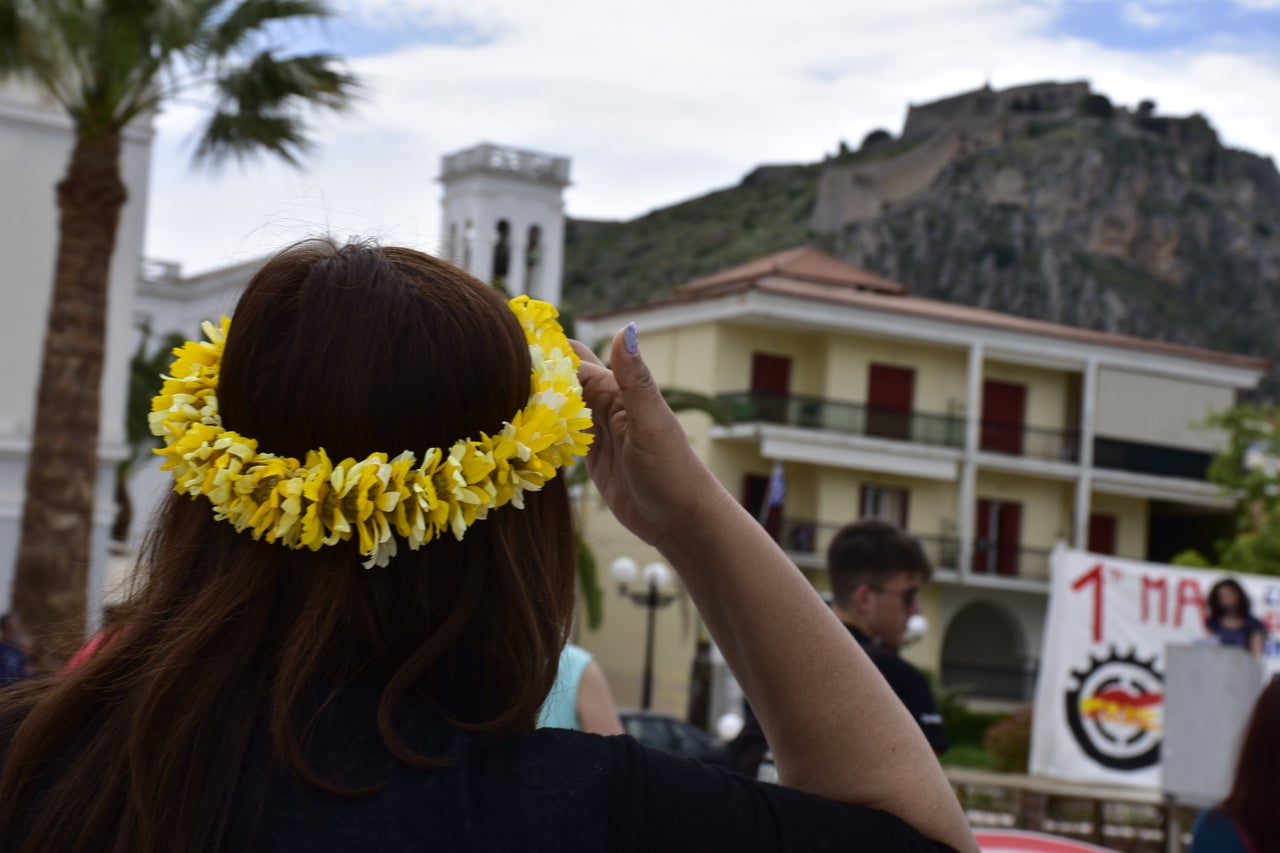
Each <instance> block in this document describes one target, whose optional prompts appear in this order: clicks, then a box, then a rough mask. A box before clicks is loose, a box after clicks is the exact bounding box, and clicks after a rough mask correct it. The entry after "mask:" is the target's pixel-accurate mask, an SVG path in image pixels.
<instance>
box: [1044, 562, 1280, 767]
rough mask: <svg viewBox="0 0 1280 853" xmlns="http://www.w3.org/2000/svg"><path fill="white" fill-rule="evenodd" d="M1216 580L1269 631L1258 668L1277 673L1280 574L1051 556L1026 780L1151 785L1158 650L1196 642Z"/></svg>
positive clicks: (1160, 697)
mask: <svg viewBox="0 0 1280 853" xmlns="http://www.w3.org/2000/svg"><path fill="white" fill-rule="evenodd" d="M1225 577H1233V578H1235V579H1236V580H1237V581H1239V583H1240V585H1241V586H1242V587H1244V590H1245V592H1246V593H1248V595H1249V597H1250V598H1251V599H1252V601H1253V614H1254V616H1256V617H1258V618H1259V619H1261V620H1262V621H1263V623H1264V624H1265V625H1266V626H1267V630H1268V632H1269V639H1268V643H1267V649H1266V656H1265V659H1264V669H1265V670H1266V671H1267V672H1268V673H1272V674H1273V673H1276V672H1280V577H1267V576H1261V575H1227V574H1225V573H1223V572H1219V571H1208V570H1200V569H1183V568H1178V567H1175V566H1166V565H1160V564H1157V563H1143V562H1139V561H1136V560H1122V559H1119V558H1117V557H1106V556H1099V555H1097V554H1090V553H1087V552H1084V551H1072V550H1070V549H1067V548H1059V549H1057V550H1056V551H1054V554H1053V557H1052V578H1051V580H1050V593H1049V614H1048V618H1047V619H1046V621H1045V635H1044V642H1043V644H1042V646H1041V658H1040V673H1039V677H1038V679H1037V681H1036V699H1035V712H1034V716H1033V718H1032V719H1033V723H1032V732H1031V767H1030V769H1031V773H1032V774H1034V775H1039V776H1048V777H1052V778H1057V779H1065V780H1071V781H1078V782H1097V783H1107V784H1119V785H1133V786H1138V787H1146V788H1158V787H1159V786H1160V743H1161V729H1162V719H1163V710H1164V707H1163V706H1164V649H1165V646H1166V645H1168V644H1170V643H1193V642H1197V641H1201V642H1202V641H1204V640H1205V638H1206V631H1205V627H1204V617H1205V613H1206V610H1205V595H1206V594H1207V593H1208V591H1209V588H1210V587H1212V586H1213V584H1214V583H1216V582H1217V581H1220V580H1222V579H1223V578H1225Z"/></svg>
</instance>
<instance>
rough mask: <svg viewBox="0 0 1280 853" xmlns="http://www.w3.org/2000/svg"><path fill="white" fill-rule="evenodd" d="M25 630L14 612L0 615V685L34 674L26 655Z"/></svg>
mask: <svg viewBox="0 0 1280 853" xmlns="http://www.w3.org/2000/svg"><path fill="white" fill-rule="evenodd" d="M28 643H29V640H28V638H27V634H26V631H24V630H23V629H22V620H21V619H19V618H18V614H16V613H6V614H4V615H3V616H0V687H4V686H6V685H9V684H12V683H13V682H15V681H21V680H22V679H24V678H30V677H31V676H33V675H35V674H36V670H35V667H34V666H32V664H31V658H30V657H29V656H28V655H27V644H28Z"/></svg>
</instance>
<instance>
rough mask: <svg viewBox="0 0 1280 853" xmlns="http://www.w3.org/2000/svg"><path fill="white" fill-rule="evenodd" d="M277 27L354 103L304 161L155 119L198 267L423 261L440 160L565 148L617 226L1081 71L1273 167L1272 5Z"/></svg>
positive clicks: (376, 17) (154, 218)
mask: <svg viewBox="0 0 1280 853" xmlns="http://www.w3.org/2000/svg"><path fill="white" fill-rule="evenodd" d="M329 2H330V3H331V4H332V5H333V8H334V10H335V12H336V13H337V15H336V17H335V18H334V19H332V20H330V21H328V22H326V23H325V24H324V25H323V26H312V27H309V28H305V29H302V30H298V31H292V32H290V33H288V34H287V35H282V38H287V42H285V43H286V44H287V45H288V46H289V47H290V48H291V49H293V50H300V51H307V50H315V49H319V50H329V51H334V52H338V53H341V54H342V55H344V56H345V57H347V65H348V68H349V70H351V71H353V72H355V73H356V74H358V75H360V76H361V77H362V78H363V81H364V83H365V85H366V87H367V88H366V91H365V93H364V96H363V98H362V100H361V101H360V103H359V104H358V105H357V106H356V107H355V108H354V109H352V110H351V111H349V112H347V113H345V114H342V115H339V116H321V117H319V118H318V119H317V121H316V122H315V124H314V125H313V131H314V138H315V142H316V147H315V150H314V152H313V154H312V156H310V157H309V158H308V159H307V160H306V161H305V165H304V168H302V169H300V170H299V169H293V168H291V167H288V166H285V165H282V164H279V163H275V162H272V161H269V160H265V159H263V160H258V161H252V162H250V163H246V164H235V163H232V164H229V165H227V166H224V167H223V168H222V169H220V170H218V171H216V172H210V171H208V170H206V169H202V168H194V167H192V166H191V163H190V155H191V153H192V151H193V150H194V147H195V141H196V139H197V130H198V127H199V122H200V121H201V119H202V117H203V116H204V115H205V113H204V110H203V109H202V107H201V106H200V105H199V104H196V103H189V102H185V101H184V102H174V103H171V104H170V105H169V106H168V107H167V108H166V109H165V111H164V112H163V113H162V114H161V116H160V117H159V118H158V120H157V124H156V128H157V136H156V142H155V147H154V151H153V161H152V174H151V185H150V191H149V195H148V227H147V236H146V245H145V251H146V254H147V256H148V257H149V258H153V259H157V260H166V261H177V262H179V263H180V264H181V265H182V269H183V272H184V273H186V274H193V273H198V272H203V271H206V270H209V269H212V268H215V267H219V266H223V265H226V264H231V263H236V262H240V261H244V260H248V259H251V258H255V257H258V256H260V255H263V254H266V253H268V252H270V251H272V250H274V249H277V248H279V247H281V246H283V245H286V244H288V243H291V242H294V241H296V240H300V239H303V238H306V237H309V236H314V235H317V234H329V235H332V236H335V237H338V238H339V239H345V238H347V237H362V238H374V239H377V240H378V241H380V242H382V243H396V244H404V245H410V246H415V247H418V248H424V249H427V250H429V251H435V250H438V249H439V248H440V246H441V242H442V241H441V238H440V233H439V230H440V225H439V220H440V215H439V210H440V196H441V187H440V184H439V183H438V181H437V177H438V175H439V171H440V159H441V157H442V156H443V155H445V154H448V153H452V152H455V151H458V150H461V149H464V148H468V147H471V146H472V145H475V144H477V143H479V142H494V143H498V144H502V145H511V146H515V147H519V148H529V149H534V150H537V151H543V152H548V153H552V154H557V155H561V156H566V157H568V158H570V160H571V161H572V163H571V167H570V168H571V179H572V182H573V183H572V185H571V186H570V187H569V188H568V189H567V190H566V194H565V201H566V210H567V213H568V215H570V216H571V217H575V218H585V219H631V218H634V217H637V216H640V215H643V214H644V213H646V212H648V211H650V210H653V209H655V208H661V207H667V206H670V205H673V204H676V203H679V202H681V201H684V200H686V199H689V198H694V197H696V196H699V195H702V194H704V193H707V192H710V191H712V190H716V189H721V188H723V187H727V186H731V185H734V184H736V183H737V182H738V181H740V180H741V178H742V177H743V176H744V175H745V174H746V173H748V172H750V171H751V170H752V169H753V168H754V167H756V166H757V165H760V164H764V163H805V162H814V161H818V160H820V159H822V157H823V156H825V155H827V154H829V153H833V152H835V151H836V150H837V148H838V147H839V144H840V142H841V141H845V142H847V143H848V144H849V145H850V146H851V147H855V148H856V147H857V146H858V144H859V143H860V142H861V140H862V138H863V137H864V136H865V135H866V134H867V133H868V132H869V131H871V130H874V129H877V128H884V129H887V130H889V131H890V132H892V133H894V134H895V135H896V134H897V133H899V132H900V131H901V129H902V122H903V119H904V117H905V114H906V110H907V107H908V106H909V105H910V104H912V103H916V104H919V103H926V102H929V101H932V100H936V99H938V98H943V97H947V96H950V95H954V94H959V93H961V92H965V91H970V90H972V89H976V88H978V87H980V86H982V85H983V84H984V83H990V85H992V86H993V87H994V88H997V89H999V88H1005V87H1008V86H1015V85H1020V84H1024V83H1031V82H1037V81H1042V80H1057V81H1070V80H1087V81H1089V82H1090V83H1091V84H1092V86H1093V89H1094V91H1095V92H1101V93H1103V94H1105V95H1107V96H1108V97H1110V98H1111V99H1112V101H1113V102H1115V103H1116V104H1117V105H1124V106H1129V107H1136V105H1137V104H1138V103H1139V102H1140V101H1142V100H1147V99H1149V100H1152V101H1154V102H1155V103H1156V109H1157V113H1158V114H1162V115H1189V114H1191V113H1195V112H1199V113H1202V114H1204V115H1205V116H1207V117H1208V118H1209V120H1210V121H1211V122H1212V124H1213V125H1214V127H1215V128H1216V129H1217V130H1218V133H1219V134H1220V136H1221V137H1222V139H1223V141H1224V142H1225V143H1227V144H1228V145H1232V146H1234V147H1238V148H1244V149H1246V150H1250V151H1253V152H1255V153H1258V154H1262V155H1265V156H1270V157H1271V158H1272V159H1273V160H1277V161H1280V109H1277V108H1276V104H1277V100H1278V97H1280V0H893V2H889V3H882V2H870V0H862V2H850V0H788V2H786V3H780V2H772V3H767V2H763V0H646V2H644V3H628V4H613V3H601V2H599V0H538V2H529V0H465V2H455V1H454V0H443V2H433V1H432V0H329Z"/></svg>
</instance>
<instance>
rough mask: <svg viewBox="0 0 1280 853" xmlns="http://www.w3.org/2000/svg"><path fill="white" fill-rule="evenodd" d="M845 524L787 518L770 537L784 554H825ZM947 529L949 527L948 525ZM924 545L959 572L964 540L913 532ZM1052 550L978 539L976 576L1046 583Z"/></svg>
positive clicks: (935, 559)
mask: <svg viewBox="0 0 1280 853" xmlns="http://www.w3.org/2000/svg"><path fill="white" fill-rule="evenodd" d="M844 524H845V523H839V524H837V523H833V522H824V521H816V520H814V519H810V518H797V517H795V516H790V515H786V516H783V517H782V518H781V519H780V520H779V521H778V522H776V526H775V525H771V527H774V529H771V530H770V533H773V534H774V538H775V539H776V540H777V542H778V544H779V545H781V546H782V549H783V550H784V551H789V552H791V553H793V554H819V555H820V554H825V553H826V552H827V546H828V545H830V543H831V538H832V537H833V536H835V534H836V531H838V530H839V529H840V528H841V527H843V526H844ZM944 526H945V524H944ZM909 533H910V535H911V536H913V537H915V538H916V539H918V540H919V541H920V545H921V546H922V547H923V548H924V552H925V554H926V555H928V557H929V561H930V562H932V563H933V565H935V566H937V567H938V568H940V569H955V568H958V567H959V565H960V540H959V538H957V537H956V536H947V535H938V534H932V533H915V532H909ZM1051 551H1052V549H1050V548H1038V547H1035V546H1030V545H1023V544H1021V543H1016V542H1015V543H1000V542H990V541H989V540H986V539H981V538H980V539H978V540H976V541H975V542H974V554H973V560H972V562H971V563H970V566H969V570H970V572H971V573H972V574H977V575H989V576H994V577H1013V578H1030V579H1032V580H1045V579H1047V578H1048V577H1049V555H1050V553H1051Z"/></svg>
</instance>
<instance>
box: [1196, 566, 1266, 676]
mask: <svg viewBox="0 0 1280 853" xmlns="http://www.w3.org/2000/svg"><path fill="white" fill-rule="evenodd" d="M1206 603H1207V604H1208V605H1209V618H1208V619H1206V620H1205V630H1207V631H1208V632H1209V633H1210V634H1212V635H1213V636H1214V637H1216V638H1217V640H1218V642H1219V643H1221V644H1222V645H1224V646H1235V647H1237V648H1241V649H1245V650H1247V651H1248V652H1249V653H1250V654H1252V655H1253V656H1254V657H1261V656H1262V650H1263V648H1264V647H1265V646H1266V640H1267V628H1266V626H1265V625H1263V624H1262V622H1261V620H1259V619H1258V618H1257V617H1256V616H1254V615H1253V603H1252V602H1251V601H1250V600H1249V594H1248V593H1246V592H1245V591H1244V587H1242V586H1240V584H1239V582H1237V581H1235V580H1233V579H1232V578H1226V579H1224V580H1220V581H1218V582H1217V583H1215V584H1214V585H1213V587H1212V588H1210V590H1209V596H1208V598H1207V599H1206Z"/></svg>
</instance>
